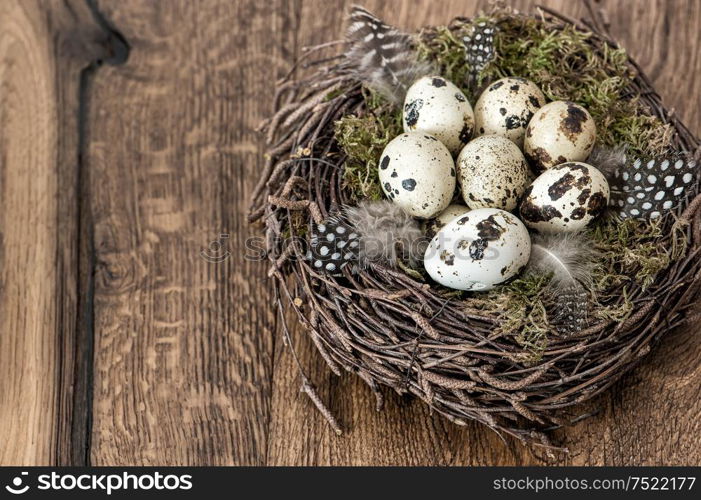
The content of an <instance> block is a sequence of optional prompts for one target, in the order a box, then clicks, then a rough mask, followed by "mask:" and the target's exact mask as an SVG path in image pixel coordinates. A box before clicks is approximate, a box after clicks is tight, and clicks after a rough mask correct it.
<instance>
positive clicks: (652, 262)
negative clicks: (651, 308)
mask: <svg viewBox="0 0 701 500" xmlns="http://www.w3.org/2000/svg"><path fill="white" fill-rule="evenodd" d="M590 234H591V237H592V239H593V240H594V243H595V245H596V249H597V251H598V252H600V254H601V259H600V261H601V266H600V268H599V269H598V270H597V272H596V273H595V276H594V281H595V286H596V288H597V289H598V290H606V289H608V288H609V287H612V286H617V285H624V284H626V283H628V282H629V281H631V280H632V281H634V282H636V283H638V284H639V285H641V286H642V287H643V288H647V287H648V286H650V285H651V284H652V282H653V281H654V280H655V277H656V276H657V273H659V272H660V271H661V270H663V269H666V268H667V267H669V265H670V264H671V263H672V260H673V255H672V253H671V252H670V250H669V249H668V248H667V246H668V245H669V242H667V241H665V240H664V238H662V236H663V230H662V224H661V222H660V220H659V219H658V220H656V221H652V222H645V221H638V220H634V219H626V220H623V221H620V220H618V219H616V218H610V219H607V220H604V221H602V222H601V223H600V224H598V225H596V226H595V227H594V228H593V229H592V231H591V232H590Z"/></svg>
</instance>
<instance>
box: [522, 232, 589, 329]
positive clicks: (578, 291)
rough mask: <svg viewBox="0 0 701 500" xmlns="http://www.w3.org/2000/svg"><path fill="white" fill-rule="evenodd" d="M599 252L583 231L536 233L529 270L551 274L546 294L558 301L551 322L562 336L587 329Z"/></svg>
mask: <svg viewBox="0 0 701 500" xmlns="http://www.w3.org/2000/svg"><path fill="white" fill-rule="evenodd" d="M595 256H596V251H595V250H594V249H593V245H592V243H591V242H590V241H588V238H587V237H586V236H585V235H584V234H582V233H558V234H552V235H547V236H535V237H534V238H533V244H532V246H531V258H530V260H529V262H528V267H527V269H528V271H530V272H535V273H552V278H551V280H550V282H549V284H548V288H547V291H546V293H547V294H548V295H549V296H550V297H551V298H552V300H554V301H555V307H554V315H553V316H552V317H551V318H550V321H551V323H552V324H553V326H555V328H556V329H557V330H558V332H560V333H561V334H563V335H572V334H574V333H577V332H578V331H580V330H582V329H584V328H586V326H587V323H588V315H589V307H588V303H589V290H591V288H592V271H593V270H594V266H595Z"/></svg>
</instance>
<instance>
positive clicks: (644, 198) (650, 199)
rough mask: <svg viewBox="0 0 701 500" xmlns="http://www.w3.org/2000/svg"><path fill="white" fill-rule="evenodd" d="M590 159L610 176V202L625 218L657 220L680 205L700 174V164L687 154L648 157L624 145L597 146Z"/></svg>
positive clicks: (607, 177)
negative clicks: (628, 151) (630, 151)
mask: <svg viewBox="0 0 701 500" xmlns="http://www.w3.org/2000/svg"><path fill="white" fill-rule="evenodd" d="M588 162H589V163H590V164H591V165H593V166H595V167H596V168H597V169H599V170H600V171H601V173H603V174H604V176H606V179H607V181H608V183H609V187H610V189H611V199H610V202H609V205H610V206H612V207H613V208H614V210H615V211H616V213H617V214H618V215H619V216H620V217H621V218H623V219H626V218H633V219H641V220H646V219H656V218H658V217H661V216H662V215H664V214H665V213H666V212H667V211H669V210H672V209H674V208H676V207H677V206H679V204H680V203H682V202H683V201H684V200H685V199H686V197H687V194H688V193H687V190H688V189H689V188H691V187H692V186H693V185H694V184H695V182H696V179H697V176H698V164H697V162H696V161H695V160H693V159H692V158H690V157H689V156H688V155H686V154H684V153H670V154H668V155H665V156H662V157H658V158H652V159H648V160H644V159H641V158H630V157H629V156H628V155H626V151H625V149H624V148H622V147H617V148H612V149H608V148H596V149H594V151H593V152H592V154H591V155H590V157H589V160H588Z"/></svg>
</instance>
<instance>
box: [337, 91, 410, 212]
mask: <svg viewBox="0 0 701 500" xmlns="http://www.w3.org/2000/svg"><path fill="white" fill-rule="evenodd" d="M365 102H366V112H365V113H364V114H363V115H360V116H358V115H346V116H344V117H343V118H341V119H340V120H338V121H337V122H336V123H335V130H334V134H335V138H336V141H337V142H338V144H339V146H340V147H341V149H342V150H343V151H344V152H345V153H346V155H347V156H348V158H347V160H346V164H345V169H344V172H343V181H344V189H346V190H347V192H348V193H349V195H350V197H351V199H352V200H353V201H356V202H357V201H360V200H363V199H371V200H379V199H382V197H383V194H382V188H381V187H380V182H379V177H378V176H379V174H378V167H377V165H378V162H379V161H380V155H381V154H382V150H383V149H384V148H385V146H386V145H387V143H388V142H389V141H390V140H392V139H394V138H395V137H396V136H397V135H399V134H400V133H401V132H402V122H401V113H400V112H399V111H393V110H392V109H391V108H390V107H389V106H388V105H387V104H386V103H384V102H383V101H382V99H381V98H380V97H379V96H377V95H376V94H373V93H371V92H366V93H365Z"/></svg>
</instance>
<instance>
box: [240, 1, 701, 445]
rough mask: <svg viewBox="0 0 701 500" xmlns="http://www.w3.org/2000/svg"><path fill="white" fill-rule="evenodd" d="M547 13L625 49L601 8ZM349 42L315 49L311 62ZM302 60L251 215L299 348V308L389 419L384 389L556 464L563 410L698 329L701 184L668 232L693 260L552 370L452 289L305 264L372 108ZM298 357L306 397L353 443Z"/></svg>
mask: <svg viewBox="0 0 701 500" xmlns="http://www.w3.org/2000/svg"><path fill="white" fill-rule="evenodd" d="M540 9H541V10H540V13H539V14H538V15H537V16H533V15H532V16H530V17H536V18H537V19H542V22H549V23H553V24H554V25H559V26H565V25H572V26H574V27H575V28H576V29H579V30H582V31H586V32H588V33H591V35H592V36H591V37H590V40H591V43H592V44H600V45H602V46H603V45H608V46H610V47H618V45H617V44H616V42H615V41H614V40H612V39H611V37H610V35H608V33H607V30H606V25H605V23H604V21H603V20H602V19H601V17H600V16H598V15H597V14H596V13H595V12H594V11H593V9H591V10H590V14H591V17H592V20H591V21H588V22H578V21H577V20H575V19H572V18H569V17H567V16H564V15H562V14H559V13H558V12H556V11H553V10H550V9H546V8H542V7H541V8H540ZM519 15H520V14H519ZM458 19H463V18H458ZM458 19H456V20H458ZM339 43H340V42H331V43H328V44H323V45H321V46H318V47H316V48H313V49H311V50H308V51H307V52H306V53H305V55H304V57H303V58H302V60H303V59H305V58H308V57H309V56H310V55H312V54H314V53H316V52H317V51H319V50H323V49H326V48H328V47H330V46H334V45H337V44H339ZM302 60H300V61H297V63H296V64H295V65H294V66H293V68H292V70H291V71H290V73H289V74H288V75H287V77H286V78H284V79H283V80H282V81H281V82H279V85H278V87H277V92H276V96H275V109H276V113H275V115H274V116H273V117H272V118H271V119H270V120H267V121H266V122H264V123H263V126H262V129H263V130H266V131H267V136H266V144H267V153H266V163H265V168H264V172H263V174H262V176H261V179H260V182H259V184H258V186H257V187H256V189H255V190H254V192H253V195H252V199H253V201H252V206H251V212H250V214H249V220H251V221H256V220H262V221H263V222H264V224H265V228H266V253H267V257H268V259H269V260H270V261H271V268H270V270H269V273H268V275H269V276H270V277H273V278H274V282H275V285H274V303H275V307H276V308H277V310H278V312H279V314H280V317H281V320H282V326H283V334H284V336H285V338H286V339H287V341H288V342H287V344H288V346H290V348H291V346H292V343H291V339H290V336H291V333H290V330H289V329H288V326H287V324H286V322H285V317H284V311H285V309H286V306H287V307H290V308H292V310H294V311H295V315H296V317H297V319H298V321H299V322H300V323H301V324H302V325H303V327H304V329H305V331H306V333H307V335H308V336H309V337H310V338H311V340H312V341H313V343H314V345H315V347H316V349H317V350H318V352H319V353H320V355H321V356H322V358H323V359H324V360H325V361H326V363H327V365H328V366H329V368H330V369H331V370H332V371H333V372H334V373H335V374H337V375H340V374H341V372H342V370H341V369H345V370H346V371H350V372H352V373H355V374H357V375H358V376H360V377H361V379H363V380H364V381H365V382H366V384H367V385H368V386H369V387H370V389H371V390H372V391H373V393H374V394H375V396H376V398H377V407H378V409H379V408H381V406H382V404H383V400H384V396H383V393H382V390H381V388H380V387H381V386H389V387H390V388H392V389H394V390H395V391H396V392H398V393H400V394H406V393H409V394H412V395H414V396H416V397H417V398H419V399H421V400H423V401H424V402H425V403H426V404H428V405H429V406H430V407H431V409H432V410H433V411H436V412H437V413H439V414H442V415H443V416H445V417H446V418H448V419H449V420H450V421H452V422H454V423H456V424H459V425H465V424H466V423H467V422H468V421H469V420H475V421H478V422H481V423H482V424H484V425H486V426H488V427H489V428H491V429H492V430H494V431H496V432H497V433H498V434H499V435H500V436H501V435H502V434H505V435H509V436H512V437H514V438H516V439H518V440H520V441H522V442H524V443H526V444H530V445H534V446H537V447H543V448H545V449H546V450H548V453H550V452H551V451H552V450H556V449H563V448H561V447H559V446H557V445H554V444H552V442H551V439H550V436H549V432H548V430H551V429H553V428H559V427H561V426H566V425H568V422H567V420H566V419H564V418H562V415H561V413H562V411H561V410H562V409H564V408H568V407H571V406H573V405H577V404H579V403H581V402H583V401H586V400H588V399H591V398H593V397H594V396H596V395H598V394H600V393H601V392H604V391H605V390H606V389H608V388H609V387H610V386H611V385H612V384H613V383H615V382H616V381H617V380H618V379H619V378H620V377H621V376H622V375H624V374H625V373H628V372H629V371H630V370H631V369H632V368H633V367H634V366H635V365H636V364H637V363H638V362H639V361H640V360H641V359H642V358H643V357H644V356H645V355H646V354H647V353H648V352H650V350H651V347H652V346H653V345H654V344H655V343H656V342H657V341H658V340H659V338H660V337H661V336H662V335H663V334H664V333H666V332H668V331H670V330H672V329H674V328H675V327H676V326H679V325H680V324H682V323H684V322H685V319H688V318H685V317H684V316H685V314H686V310H687V309H688V308H689V306H690V305H691V304H693V302H694V300H695V298H696V297H697V296H698V294H699V291H700V290H701V286H700V285H701V261H700V260H699V259H698V258H697V257H698V254H699V251H700V250H701V195H699V185H698V182H697V184H696V186H695V190H694V191H693V193H694V195H693V196H691V197H690V198H689V200H688V201H689V203H688V205H686V206H685V207H682V208H681V209H680V210H679V211H678V212H677V213H676V214H672V216H668V217H665V219H664V222H663V225H664V227H665V228H666V229H667V232H668V233H670V234H671V233H674V232H675V231H680V232H681V233H682V234H683V236H684V237H685V238H686V239H687V241H688V246H687V247H686V249H685V252H684V253H683V255H682V256H681V257H680V258H678V259H677V260H674V261H673V262H672V263H671V265H670V266H669V267H667V268H666V269H663V270H662V271H660V272H659V273H658V275H657V277H656V279H655V281H654V283H653V286H651V287H649V288H647V289H646V290H643V289H641V288H640V287H638V288H637V289H636V288H633V290H632V292H631V294H630V295H629V296H628V297H627V299H628V300H630V301H631V302H632V303H633V305H634V307H635V309H634V311H633V312H632V313H631V314H630V315H629V316H628V317H627V318H626V319H625V320H623V321H621V322H617V321H615V320H612V319H608V320H601V321H600V322H598V323H596V324H594V325H592V326H591V327H589V328H587V329H586V330H582V331H580V332H579V333H577V334H575V335H573V336H569V337H567V338H557V337H554V338H553V339H554V341H553V342H549V344H548V347H547V348H546V350H545V351H544V353H543V356H542V358H541V360H540V361H537V362H534V363H525V362H523V361H516V360H515V359H511V360H509V358H508V356H509V355H510V354H518V353H514V352H513V350H512V351H511V352H510V349H509V348H510V347H514V346H515V344H514V343H513V342H507V343H503V342H502V343H500V342H499V338H493V337H492V336H491V335H490V334H491V333H492V332H493V331H494V328H495V321H498V319H495V318H493V317H488V316H485V315H483V314H479V313H478V312H474V311H473V312H470V311H466V310H464V309H459V308H458V306H457V304H456V303H451V299H447V300H446V299H445V297H444V296H442V295H441V294H440V293H439V292H440V290H436V288H435V287H432V286H431V285H430V284H428V283H424V282H420V281H418V280H417V279H415V278H413V277H411V276H409V275H407V274H406V273H404V272H403V271H402V270H401V269H392V268H388V267H385V266H381V265H370V266H369V267H368V268H367V269H366V270H364V271H361V272H360V273H359V274H358V275H353V274H351V272H350V271H349V270H348V269H345V270H344V279H342V280H337V279H335V278H333V277H330V276H328V275H325V274H319V273H318V272H316V271H315V270H314V269H313V268H312V267H311V266H310V265H309V264H308V263H307V261H305V259H304V253H305V251H304V248H303V246H302V243H301V241H303V240H304V234H296V233H295V224H294V223H293V218H294V217H303V218H304V219H303V220H306V227H307V228H308V230H309V229H311V227H312V225H313V224H315V223H316V224H319V223H321V222H322V221H323V219H325V218H326V217H328V215H329V213H331V212H333V210H334V209H335V208H336V207H339V206H341V205H343V204H344V203H346V202H347V201H348V200H347V196H346V193H345V191H344V189H343V184H342V182H343V179H342V177H343V176H342V175H341V167H340V165H342V164H343V162H344V158H343V154H342V152H339V151H338V150H337V149H334V139H333V123H334V121H335V120H336V119H338V117H341V116H344V115H345V114H349V113H355V112H358V111H362V108H363V106H364V100H363V96H362V91H361V85H360V83H359V82H357V81H353V80H352V79H350V78H349V76H348V74H347V73H345V72H344V68H343V63H342V62H341V63H338V62H336V61H337V57H331V58H327V59H322V60H321V64H328V63H329V62H333V66H328V65H326V66H322V67H321V69H320V70H318V71H317V72H316V73H314V74H313V75H312V76H311V77H308V78H307V79H306V80H305V79H298V80H295V79H293V78H292V76H293V74H294V71H295V69H296V68H297V66H298V65H299V64H301V63H302ZM628 63H629V65H630V67H631V69H632V70H633V71H634V74H635V77H634V79H633V86H634V87H635V88H634V90H635V91H636V92H637V94H638V95H639V96H640V99H641V100H642V101H644V103H645V104H646V105H647V107H648V109H649V110H650V114H652V115H654V116H657V117H658V118H659V119H660V120H661V121H662V122H663V123H666V124H671V125H672V127H673V128H674V131H675V134H674V136H673V138H672V143H673V145H674V147H675V148H679V149H686V150H688V151H691V152H694V153H695V156H696V157H697V158H698V155H699V152H701V148H699V145H700V142H699V140H698V139H697V138H696V137H694V135H693V134H692V133H691V132H690V131H689V130H688V129H687V128H686V127H685V126H684V124H682V123H681V122H680V121H679V120H678V119H677V117H676V116H674V115H673V113H670V112H669V111H667V110H666V109H665V108H664V106H663V105H662V102H661V98H660V96H659V95H658V94H657V92H656V91H655V89H654V88H653V86H652V84H651V82H650V80H649V79H648V77H647V76H646V75H645V74H644V72H643V71H642V69H641V68H640V67H639V66H638V64H637V63H636V62H635V61H634V60H633V59H631V58H630V57H628ZM329 96H333V97H329ZM329 133H330V134H331V136H330V137H329ZM307 153H308V154H307ZM300 214H302V215H300ZM283 236H284V237H283ZM671 244H672V243H671V242H670V245H671ZM285 304H286V305H285ZM389 325H391V327H390V326H389ZM291 350H292V354H293V357H294V359H295V362H296V364H297V366H298V368H299V369H300V375H301V378H302V389H303V391H304V392H306V393H307V394H308V395H309V396H310V397H311V399H312V401H313V402H314V404H315V405H316V406H317V408H319V409H320V410H321V412H322V413H323V414H324V416H325V417H326V419H327V420H328V421H329V423H330V424H331V426H332V428H333V429H334V430H335V431H336V432H338V433H340V431H341V429H340V426H339V424H338V422H337V421H336V419H335V418H334V416H333V415H332V414H331V412H330V411H329V410H328V408H327V407H326V406H325V405H324V403H323V402H322V401H321V399H320V398H319V396H318V394H317V393H316V391H315V389H314V387H313V385H312V384H311V382H310V381H309V379H308V377H307V376H306V375H305V373H304V370H303V367H302V365H301V363H300V361H299V360H298V358H297V356H296V354H295V353H294V349H292V348H291Z"/></svg>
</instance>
